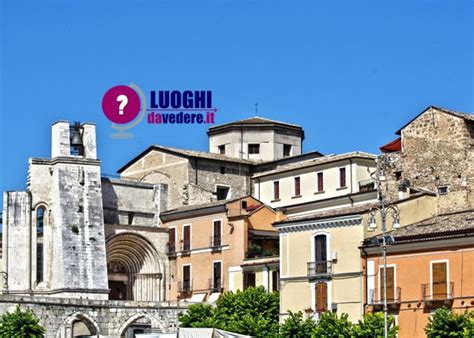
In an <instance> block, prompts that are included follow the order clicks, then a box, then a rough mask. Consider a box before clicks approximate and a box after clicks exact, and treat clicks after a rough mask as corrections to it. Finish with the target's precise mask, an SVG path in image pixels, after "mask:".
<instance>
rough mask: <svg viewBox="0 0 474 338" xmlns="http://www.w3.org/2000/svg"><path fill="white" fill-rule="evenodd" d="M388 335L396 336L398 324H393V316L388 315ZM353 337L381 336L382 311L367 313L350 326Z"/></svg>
mask: <svg viewBox="0 0 474 338" xmlns="http://www.w3.org/2000/svg"><path fill="white" fill-rule="evenodd" d="M387 324H388V336H389V337H396V336H397V333H398V329H399V328H398V326H396V325H395V318H394V317H393V316H388V319H387ZM352 332H353V336H354V337H383V335H384V316H383V312H376V313H367V314H366V315H364V318H363V319H362V320H359V322H358V323H357V324H356V325H354V326H353V328H352Z"/></svg>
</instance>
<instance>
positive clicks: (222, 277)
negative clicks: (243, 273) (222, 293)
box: [211, 259, 224, 288]
mask: <svg viewBox="0 0 474 338" xmlns="http://www.w3.org/2000/svg"><path fill="white" fill-rule="evenodd" d="M214 263H221V286H222V288H224V261H223V260H222V259H218V260H215V261H212V265H211V268H212V271H211V276H212V283H214Z"/></svg>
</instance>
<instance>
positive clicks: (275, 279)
mask: <svg viewBox="0 0 474 338" xmlns="http://www.w3.org/2000/svg"><path fill="white" fill-rule="evenodd" d="M279 279H280V277H279V273H278V271H276V270H275V271H272V291H278V290H279V289H280V288H279V284H280V280H279Z"/></svg>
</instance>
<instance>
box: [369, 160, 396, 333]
mask: <svg viewBox="0 0 474 338" xmlns="http://www.w3.org/2000/svg"><path fill="white" fill-rule="evenodd" d="M387 165H388V159H386V158H385V157H382V156H379V157H378V158H377V171H375V172H374V173H372V174H371V176H372V178H373V179H374V180H375V184H376V186H377V199H378V200H379V203H380V204H379V206H375V207H372V208H371V209H370V210H369V222H368V227H367V231H375V229H377V223H376V219H375V217H376V215H377V214H380V219H381V221H382V254H383V271H384V273H383V293H384V295H383V317H384V337H385V338H387V337H388V306H387V216H392V221H393V222H392V230H396V229H398V228H400V211H399V209H398V207H397V206H394V205H390V206H386V205H385V196H384V194H383V191H382V189H381V184H382V182H385V181H386V179H387V178H386V176H385V171H386V170H385V169H386V167H387ZM391 242H393V241H391Z"/></svg>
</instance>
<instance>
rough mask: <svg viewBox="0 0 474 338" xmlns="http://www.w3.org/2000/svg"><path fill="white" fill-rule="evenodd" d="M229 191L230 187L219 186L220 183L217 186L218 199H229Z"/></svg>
mask: <svg viewBox="0 0 474 338" xmlns="http://www.w3.org/2000/svg"><path fill="white" fill-rule="evenodd" d="M229 191H230V188H229V187H224V186H219V185H218V186H217V187H216V195H217V200H218V201H222V200H226V199H228V198H229Z"/></svg>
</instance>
